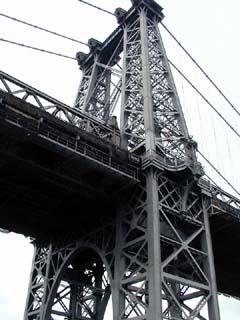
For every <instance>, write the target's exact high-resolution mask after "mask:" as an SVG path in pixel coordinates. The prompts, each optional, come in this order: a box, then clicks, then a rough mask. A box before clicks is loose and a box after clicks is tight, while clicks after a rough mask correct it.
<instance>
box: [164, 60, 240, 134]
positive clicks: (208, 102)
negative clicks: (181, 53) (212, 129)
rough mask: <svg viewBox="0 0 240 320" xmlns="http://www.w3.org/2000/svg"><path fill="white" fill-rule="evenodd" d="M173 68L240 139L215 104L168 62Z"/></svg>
mask: <svg viewBox="0 0 240 320" xmlns="http://www.w3.org/2000/svg"><path fill="white" fill-rule="evenodd" d="M168 61H169V63H170V64H171V66H173V68H174V69H175V70H176V71H177V72H178V73H179V74H180V75H181V76H182V77H183V78H184V79H185V80H186V81H187V83H188V84H189V85H190V86H191V87H192V88H193V89H194V90H195V91H196V92H197V93H198V94H199V95H200V97H201V98H202V99H203V100H204V101H205V102H207V104H208V105H209V106H210V107H211V108H212V109H213V110H214V111H215V112H216V113H217V115H218V116H219V117H220V118H221V119H222V120H223V121H224V122H225V123H226V124H227V125H228V126H229V128H230V129H232V131H233V132H234V133H235V134H236V135H237V136H238V137H239V138H240V134H239V133H238V132H237V131H236V130H235V129H234V128H233V126H232V125H231V124H230V123H229V122H228V121H227V120H226V119H225V118H224V117H223V116H222V115H221V113H220V112H219V111H218V110H217V109H216V108H215V107H214V106H213V104H212V103H211V102H210V101H209V100H208V99H207V98H206V97H205V96H204V95H203V94H202V93H201V92H200V91H199V90H198V89H197V87H196V86H195V85H194V84H193V83H192V82H191V81H190V80H189V79H188V78H187V77H186V76H185V75H184V74H183V73H182V71H180V70H179V69H178V67H176V65H175V64H174V63H173V62H172V61H170V60H168Z"/></svg>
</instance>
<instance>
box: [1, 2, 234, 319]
mask: <svg viewBox="0 0 240 320" xmlns="http://www.w3.org/2000/svg"><path fill="white" fill-rule="evenodd" d="M81 2H83V3H85V4H86V2H85V1H81ZM95 9H97V10H102V8H99V7H96V6H95ZM105 13H106V14H111V15H114V16H115V17H116V19H117V21H118V24H119V25H118V27H117V28H116V29H115V30H114V31H113V32H112V33H111V34H110V35H109V36H108V37H107V38H106V40H105V41H103V42H100V41H97V40H95V39H89V41H88V43H87V46H88V47H89V49H90V51H89V53H84V52H79V53H78V54H77V56H76V60H77V62H78V64H79V67H80V69H81V71H82V80H81V83H80V86H79V89H78V93H77V97H76V100H75V103H74V106H73V107H69V106H68V105H66V104H64V103H61V102H60V101H58V100H56V99H54V98H52V97H50V96H48V95H46V94H44V93H42V92H41V91H39V90H37V89H35V88H33V87H31V86H30V85H27V84H25V83H24V82H22V81H20V80H18V79H15V78H14V77H12V76H11V75H9V74H7V73H5V72H0V82H1V92H0V96H1V108H0V121H1V129H0V130H1V170H0V171H1V175H0V177H1V182H2V183H1V185H2V193H1V198H2V206H1V209H2V210H1V218H0V227H1V228H3V229H5V230H10V231H14V232H17V233H21V234H24V235H26V236H30V237H31V238H33V241H34V246H35V258H34V261H33V265H32V273H31V276H30V286H29V292H28V300H27V304H26V311H25V319H99V320H100V319H103V317H104V313H105V310H106V306H107V303H108V301H109V298H110V296H112V300H113V316H114V319H205V316H204V315H203V313H202V312H203V310H204V308H206V307H208V308H207V309H208V319H220V315H219V308H218V302H217V293H218V292H221V293H224V294H228V295H231V296H235V297H239V295H240V292H239V286H238V283H239V279H238V277H239V275H238V270H239V256H238V254H237V252H236V248H235V244H236V243H238V240H239V239H238V238H239V228H240V224H239V217H240V201H239V199H238V196H239V192H238V190H237V188H235V187H234V185H233V184H232V183H231V182H230V181H228V179H226V178H225V177H224V175H223V174H222V173H221V172H220V170H219V169H217V168H216V167H215V165H213V164H212V163H211V161H209V160H208V159H207V157H205V155H204V154H203V153H202V152H201V151H200V150H198V146H197V143H196V142H195V141H194V140H193V139H192V137H191V136H190V135H189V133H188V130H187V127H186V122H185V118H184V112H183V109H182V106H181V104H180V100H179V97H178V93H177V90H176V86H175V83H174V80H173V77H172V71H171V68H174V69H175V70H176V71H177V72H178V73H179V74H180V75H181V76H183V78H184V79H185V80H186V81H187V82H188V84H189V85H190V86H191V87H192V89H194V90H195V91H196V92H197V93H198V95H199V96H200V97H201V98H202V99H203V100H204V101H205V103H206V104H207V105H208V106H209V107H210V108H211V109H212V110H213V112H215V113H216V114H217V115H218V116H219V117H220V118H221V120H222V121H224V123H225V125H226V126H227V127H228V129H229V130H231V131H232V132H233V134H235V135H236V136H238V137H239V133H238V131H237V128H236V127H235V126H234V125H233V124H232V123H230V122H229V121H228V120H227V119H226V118H225V116H224V115H223V114H222V113H221V112H219V111H218V110H217V108H216V107H215V106H214V105H213V104H212V103H211V102H210V101H209V98H207V97H206V96H205V95H204V94H203V93H202V92H201V91H200V90H199V89H198V88H197V87H196V86H195V85H194V84H193V83H192V82H191V81H189V80H188V78H186V77H184V75H183V74H182V72H181V71H180V70H179V69H178V68H177V66H176V65H175V64H174V63H173V62H172V61H170V60H169V59H168V58H167V55H166V52H165V49H164V45H163V41H162V38H161V34H160V33H159V29H158V24H159V23H160V24H162V25H163V27H165V29H166V30H167V31H168V32H169V30H168V29H167V28H166V26H165V25H164V24H163V18H164V15H163V10H162V8H161V7H160V6H159V5H158V4H157V3H156V2H155V1H147V0H142V1H132V7H131V8H130V9H129V10H128V11H126V10H123V9H121V8H118V9H117V10H116V11H115V12H114V13H112V12H109V11H107V10H105ZM6 18H10V17H9V16H8V17H6ZM18 22H20V23H23V21H18ZM24 23H26V22H24ZM35 28H36V26H35ZM48 31H49V30H48ZM5 40H6V39H5ZM5 40H4V41H5ZM175 40H176V39H175ZM14 44H15V45H23V44H20V43H18V44H17V43H16V42H15V43H14ZM28 47H29V48H30V46H28ZM31 49H33V50H35V49H36V48H35V49H34V48H33V47H32V46H31ZM38 49H39V48H38ZM38 49H37V50H38ZM41 50H42V49H41ZM183 50H185V49H184V48H183ZM185 53H186V54H187V55H189V56H190V57H191V55H190V54H189V53H188V52H186V50H185ZM51 54H54V53H51ZM70 58H71V57H70ZM74 59H75V58H74ZM194 61H195V60H194ZM195 62H196V61H195ZM198 67H199V66H198ZM200 69H201V67H200ZM201 71H203V70H201ZM205 76H207V75H206V74H205ZM207 77H208V76H207ZM208 78H209V77H208ZM208 80H209V81H211V82H212V80H211V79H208ZM213 85H215V84H214V83H213ZM218 91H219V93H220V94H221V95H222V96H223V98H224V99H225V100H226V99H227V98H226V97H225V95H224V94H223V92H222V91H221V90H220V89H218ZM227 100H228V99H227ZM228 104H229V106H230V107H231V109H233V111H234V112H235V113H236V114H238V115H239V113H238V110H237V109H236V108H235V107H234V105H233V104H231V103H230V101H229V100H228ZM115 112H117V117H116V115H115ZM118 119H120V121H118ZM118 122H119V123H118ZM197 153H198V154H199V155H200V156H201V157H202V158H203V159H204V160H205V161H206V162H207V163H208V164H209V165H210V166H211V168H212V169H213V170H214V171H215V173H216V174H218V175H220V177H221V179H223V180H224V181H225V182H226V183H227V185H228V187H231V188H232V190H233V193H234V195H233V194H231V192H227V191H225V190H223V189H222V188H221V187H219V186H218V185H217V184H216V183H215V181H214V179H212V178H211V177H209V176H208V175H207V174H206V173H205V172H204V170H203V168H202V165H201V164H200V163H199V161H198V158H197ZM235 194H236V196H235ZM226 257H227V260H228V261H229V260H230V261H231V264H229V262H228V261H226ZM159 301H161V303H160V304H159Z"/></svg>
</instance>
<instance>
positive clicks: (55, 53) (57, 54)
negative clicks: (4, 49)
mask: <svg viewBox="0 0 240 320" xmlns="http://www.w3.org/2000/svg"><path fill="white" fill-rule="evenodd" d="M0 41H3V42H7V43H11V44H14V45H17V46H21V47H24V48H27V49H32V50H37V51H40V52H44V53H49V54H52V55H55V56H58V57H63V58H67V59H72V60H77V59H76V58H74V57H70V56H67V55H65V54H61V53H58V52H53V51H49V50H45V49H41V48H36V47H32V46H29V45H26V44H23V43H19V42H15V41H11V40H7V39H3V38H0Z"/></svg>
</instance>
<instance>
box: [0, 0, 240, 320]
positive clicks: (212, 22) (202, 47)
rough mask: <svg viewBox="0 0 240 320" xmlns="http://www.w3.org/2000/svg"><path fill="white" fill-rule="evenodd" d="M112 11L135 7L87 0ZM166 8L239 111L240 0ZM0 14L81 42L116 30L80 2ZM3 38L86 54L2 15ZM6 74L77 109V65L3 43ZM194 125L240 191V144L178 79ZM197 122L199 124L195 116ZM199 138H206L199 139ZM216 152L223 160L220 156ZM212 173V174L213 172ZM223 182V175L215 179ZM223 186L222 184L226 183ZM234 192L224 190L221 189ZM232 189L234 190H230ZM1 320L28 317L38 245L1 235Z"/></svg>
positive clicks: (27, 1) (15, 3)
mask: <svg viewBox="0 0 240 320" xmlns="http://www.w3.org/2000/svg"><path fill="white" fill-rule="evenodd" d="M89 1H90V2H91V3H93V4H96V5H100V6H102V7H104V8H106V9H108V10H109V11H114V9H115V8H116V7H123V8H126V9H127V8H129V7H130V1H129V0H89ZM157 2H158V3H159V4H160V5H162V6H163V7H164V13H165V16H166V18H165V20H164V21H165V24H166V25H167V26H168V27H169V28H170V30H171V31H173V33H174V34H175V35H176V36H177V38H178V39H179V40H180V41H181V43H182V44H183V45H184V46H185V47H186V48H187V49H189V51H190V52H191V53H192V54H193V56H194V57H195V58H196V59H197V60H198V61H199V63H200V64H201V65H202V66H203V67H204V69H205V70H206V71H207V72H208V74H209V75H210V76H212V77H213V79H214V80H215V81H216V83H217V84H218V85H219V86H220V88H222V89H223V91H224V93H225V94H226V95H227V96H228V97H229V98H230V100H231V101H232V102H233V103H234V104H235V105H236V107H238V105H239V101H240V90H239V77H238V75H239V70H240V59H239V57H240V44H239V29H240V19H239V11H240V3H239V1H238V0H228V1H226V0H210V1H209V0H201V1H193V0H181V1H179V0H158V1H157ZM0 13H5V14H8V15H10V16H13V17H16V18H19V19H22V20H26V21H28V22H31V23H33V24H36V25H39V26H42V27H45V28H48V29H50V30H53V31H57V32H59V33H62V34H66V35H69V36H71V37H73V38H76V39H79V40H81V41H83V42H87V40H88V39H89V38H91V37H93V38H96V39H98V40H104V39H105V38H106V36H107V35H108V34H109V33H110V32H112V30H113V29H114V28H115V27H116V26H117V23H116V21H115V19H114V17H111V16H109V15H107V14H104V13H101V12H100V11H97V10H95V9H92V8H90V7H87V6H86V5H83V4H82V3H80V2H78V1H77V0H61V1H59V0H51V1H49V0H41V1H37V0H35V1H33V0H21V1H19V0H2V1H1V4H0ZM163 35H164V39H165V41H166V43H165V45H166V47H167V53H168V55H169V58H170V59H171V60H172V61H173V62H174V63H176V64H177V65H179V66H180V67H182V70H184V72H186V74H187V75H188V76H190V77H191V79H192V80H193V81H195V83H196V84H197V85H198V86H199V87H200V88H201V90H203V91H204V93H205V94H206V95H207V97H208V98H209V99H212V101H213V102H214V103H215V104H216V106H217V107H218V108H219V110H220V111H221V113H222V114H224V115H225V116H226V117H228V120H229V121H230V122H231V123H232V124H233V125H234V126H235V128H236V129H238V130H239V127H240V126H239V118H237V117H236V116H235V115H234V114H233V113H232V112H231V110H230V108H229V107H228V106H227V105H226V104H225V103H224V102H223V100H222V99H220V98H219V96H217V95H216V92H215V91H214V90H213V89H211V88H210V86H209V85H208V83H207V82H206V81H204V80H203V78H202V77H201V76H200V74H199V73H198V72H196V71H195V69H193V65H192V64H190V63H188V62H186V59H185V57H184V55H183V54H182V53H181V52H180V51H179V50H178V48H177V47H176V46H175V45H174V44H173V42H171V41H170V40H169V38H168V37H167V36H166V35H165V34H163ZM0 38H6V39H9V40H13V41H17V42H22V43H25V44H28V45H32V46H36V47H40V48H44V49H47V50H52V51H56V52H60V53H63V54H66V55H69V56H73V57H75V54H76V52H77V51H85V52H88V50H87V48H86V47H84V46H81V45H79V44H76V43H73V42H70V41H67V40H64V39H58V38H57V37H54V36H51V35H48V34H46V33H44V32H41V31H38V30H34V29H31V28H29V27H26V26H22V25H20V24H19V23H16V22H13V21H9V20H7V19H6V18H3V17H0ZM0 69H1V70H3V71H5V72H7V73H9V74H10V75H12V76H14V77H16V78H18V79H19V80H22V81H24V82H26V83H28V84H29V85H31V86H33V87H36V88H37V89H39V90H41V91H43V92H45V93H47V94H49V95H51V96H53V97H55V98H57V99H59V100H61V101H63V102H65V103H67V104H69V105H72V104H73V101H74V98H75V95H76V91H77V88H78V85H79V81H80V71H79V69H78V65H77V62H76V61H73V60H68V59H64V58H60V57H55V56H51V55H48V54H44V53H39V52H35V51H32V50H28V49H24V48H19V47H16V46H13V45H10V44H6V43H4V42H1V41H0ZM176 81H177V86H178V90H179V94H180V97H181V101H182V104H183V108H184V112H185V115H186V119H187V122H188V126H189V129H190V132H191V134H193V136H194V139H195V140H197V141H198V143H199V145H200V147H201V150H203V152H204V153H205V154H206V155H207V157H208V158H209V159H211V161H212V162H214V164H215V165H216V166H218V168H219V169H220V170H221V171H222V172H223V173H224V174H225V175H226V176H227V178H228V179H229V180H230V181H231V183H233V184H234V185H235V187H236V188H238V190H239V189H240V175H239V161H240V152H239V150H240V144H239V139H236V137H235V136H234V134H232V133H231V132H230V130H229V129H227V128H226V127H225V126H223V124H222V122H221V121H219V120H218V119H216V117H215V115H214V114H213V113H212V112H210V111H209V110H208V108H207V107H206V104H204V103H203V102H202V101H201V99H199V98H197V97H196V96H195V95H193V93H192V91H191V90H190V89H189V88H188V87H187V86H186V85H185V84H184V82H183V81H182V80H180V79H178V78H176ZM197 117H198V121H196V118H197ZM200 133H201V134H200ZM216 154H217V155H218V156H217V157H216ZM209 173H212V174H213V175H214V173H213V172H212V171H211V170H210V171H209ZM214 178H215V179H218V178H217V177H214ZM217 182H218V183H220V184H221V183H222V182H221V181H220V180H218V181H217ZM223 187H224V188H225V189H228V187H227V186H226V185H223ZM228 190H229V191H230V192H232V191H231V189H228ZM0 254H1V264H0V283H1V286H0V320H18V319H22V315H23V309H24V304H25V298H26V291H27V285H28V276H29V272H30V267H31V259H32V247H31V245H30V244H29V240H28V239H25V238H24V237H23V236H21V235H16V234H9V235H5V234H0ZM220 307H221V314H222V319H223V320H237V319H240V302H238V301H235V300H233V299H229V298H224V297H220Z"/></svg>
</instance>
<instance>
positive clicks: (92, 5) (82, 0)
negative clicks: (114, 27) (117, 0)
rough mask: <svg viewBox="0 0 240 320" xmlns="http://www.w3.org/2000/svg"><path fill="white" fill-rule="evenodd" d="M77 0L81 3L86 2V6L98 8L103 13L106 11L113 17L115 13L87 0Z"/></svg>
mask: <svg viewBox="0 0 240 320" xmlns="http://www.w3.org/2000/svg"><path fill="white" fill-rule="evenodd" d="M78 1H79V2H82V3H84V4H86V5H88V6H90V7H93V8H94V9H98V10H100V11H103V12H105V13H108V14H110V15H112V16H114V17H115V16H116V15H115V14H114V13H112V12H111V11H108V10H106V9H103V8H101V7H98V6H95V5H94V4H92V3H89V2H87V1H84V0H78Z"/></svg>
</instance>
